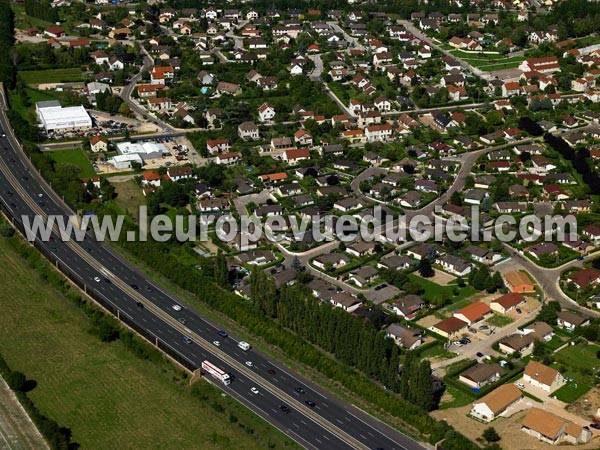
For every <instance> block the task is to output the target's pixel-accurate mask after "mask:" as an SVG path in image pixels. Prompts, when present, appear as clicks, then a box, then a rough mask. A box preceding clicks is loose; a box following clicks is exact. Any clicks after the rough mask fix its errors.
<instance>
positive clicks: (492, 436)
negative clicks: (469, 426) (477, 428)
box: [482, 427, 500, 442]
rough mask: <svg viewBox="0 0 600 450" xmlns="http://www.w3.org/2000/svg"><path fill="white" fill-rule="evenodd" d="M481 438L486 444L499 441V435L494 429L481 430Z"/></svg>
mask: <svg viewBox="0 0 600 450" xmlns="http://www.w3.org/2000/svg"><path fill="white" fill-rule="evenodd" d="M482 436H483V438H484V439H485V440H486V441H487V442H498V441H499V440H500V435H499V434H498V432H497V431H496V430H495V429H494V427H488V428H486V429H485V430H483V434H482Z"/></svg>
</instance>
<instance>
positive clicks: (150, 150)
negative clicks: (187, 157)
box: [117, 142, 169, 161]
mask: <svg viewBox="0 0 600 450" xmlns="http://www.w3.org/2000/svg"><path fill="white" fill-rule="evenodd" d="M117 151H118V152H119V154H120V155H139V156H140V157H141V158H142V159H143V160H144V161H146V160H148V159H155V158H162V157H163V155H168V154H169V150H168V149H167V147H165V146H164V144H158V143H156V142H119V143H118V144H117Z"/></svg>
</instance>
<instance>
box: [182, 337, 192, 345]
mask: <svg viewBox="0 0 600 450" xmlns="http://www.w3.org/2000/svg"><path fill="white" fill-rule="evenodd" d="M183 340H184V341H185V343H186V344H191V343H192V340H191V339H190V338H189V337H187V336H184V337H183Z"/></svg>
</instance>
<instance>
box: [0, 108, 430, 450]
mask: <svg viewBox="0 0 600 450" xmlns="http://www.w3.org/2000/svg"><path fill="white" fill-rule="evenodd" d="M0 107H1V109H2V111H1V113H0V204H1V205H2V207H3V209H4V210H5V211H6V212H8V214H9V215H10V216H11V217H12V218H13V220H14V223H15V225H17V227H19V228H22V223H23V220H24V219H23V217H24V216H27V217H30V218H31V217H33V216H34V215H41V216H42V217H47V215H50V214H56V215H62V216H68V215H71V214H72V212H71V211H70V210H69V209H68V207H67V206H66V205H65V204H64V203H62V201H61V200H60V198H59V197H58V196H57V195H56V194H55V193H54V192H53V191H52V190H51V189H50V188H49V187H48V186H47V184H46V183H45V182H44V181H43V180H42V179H41V177H40V176H39V175H38V174H37V173H36V171H35V169H34V168H33V166H31V164H30V163H29V161H28V160H27V158H26V157H25V155H24V154H23V152H22V151H21V149H20V147H19V145H18V143H17V142H16V140H15V138H14V135H13V134H12V131H11V129H10V127H9V125H8V122H7V119H6V114H5V111H4V108H5V99H4V97H3V96H2V98H1V99H0ZM35 245H36V247H37V248H38V249H40V250H41V251H42V252H44V253H45V254H46V255H47V256H48V257H49V258H50V259H51V260H52V262H53V263H55V264H56V265H57V267H58V268H59V269H60V270H62V271H63V272H65V273H66V274H68V275H69V276H70V277H71V279H72V280H73V281H74V282H76V283H77V284H79V285H80V286H82V287H83V288H84V289H85V290H86V291H87V292H89V293H90V294H91V295H93V296H94V297H95V298H96V299H98V300H99V301H100V302H101V303H103V304H104V305H105V306H107V308H108V309H111V310H112V311H114V312H116V313H117V314H118V315H119V317H120V318H121V319H122V320H123V321H125V322H126V323H128V324H129V325H131V326H134V328H136V329H138V330H141V332H142V333H143V334H144V335H146V337H148V338H149V339H150V340H153V341H154V342H155V343H156V344H157V345H158V346H159V347H160V348H162V349H164V350H165V351H167V352H168V353H169V354H170V355H171V356H173V357H175V358H176V359H178V360H179V361H181V362H182V363H183V364H184V365H186V366H187V367H188V368H190V369H192V370H193V369H197V368H199V367H200V365H201V362H202V361H204V360H208V361H210V362H212V363H213V364H215V365H217V366H219V367H220V368H222V369H223V370H225V371H227V372H229V373H230V374H231V375H232V377H233V382H232V383H231V384H230V385H228V386H225V385H223V384H221V383H219V382H216V381H215V385H217V386H218V387H219V388H220V389H222V390H223V391H224V392H226V393H227V394H229V395H231V396H232V397H233V398H235V399H236V400H238V401H239V402H240V403H242V404H243V405H245V406H246V407H248V408H250V409H251V410H252V411H254V412H255V413H257V414H258V415H260V416H261V417H263V418H264V419H265V420H267V421H268V422H269V423H271V424H272V425H273V426H275V427H277V428H278V429H280V430H281V431H282V432H284V433H285V434H286V435H288V436H289V437H290V438H292V439H294V440H295V441H297V442H298V443H299V444H301V445H302V446H304V447H306V448H311V449H353V448H359V449H369V448H371V449H374V448H383V449H386V450H387V449H397V450H401V449H404V450H412V449H421V448H423V447H422V446H421V445H420V444H419V443H417V442H416V441H414V440H412V439H411V438H409V437H407V436H405V435H403V434H401V433H400V432H398V431H396V430H394V429H392V428H390V427H388V426H387V425H385V424H383V423H382V422H380V421H379V420H377V419H375V418H373V417H372V416H370V415H369V414H366V413H364V412H363V411H361V410H359V409H358V408H356V407H354V406H352V405H350V404H348V403H345V402H343V401H341V400H340V399H338V398H336V397H334V396H333V395H331V394H330V393H328V392H327V391H325V390H324V389H322V388H320V387H318V386H316V385H314V384H313V383H311V382H309V381H308V380H306V379H304V378H302V377H301V376H300V375H297V374H295V373H293V372H292V371H290V370H288V369H286V368H284V367H283V366H281V365H279V364H278V363H277V362H275V361H273V360H271V359H269V358H268V357H267V356H266V355H264V354H262V353H260V352H258V351H256V350H253V349H251V350H249V351H247V352H244V351H243V350H241V349H240V348H239V347H238V346H237V340H236V339H235V338H234V337H232V336H229V337H227V338H223V337H221V336H219V334H218V331H219V327H218V326H216V325H215V324H213V323H211V322H210V321H208V320H206V319H205V318H203V317H201V316H200V315H199V314H198V313H197V312H196V311H194V310H193V309H192V308H191V307H189V306H187V305H186V304H185V303H184V302H182V301H181V300H180V299H178V298H176V297H174V296H172V295H170V294H169V293H167V292H165V291H164V290H162V289H161V288H160V287H159V286H158V285H156V284H154V283H153V282H151V281H149V280H147V279H146V277H145V276H144V274H142V273H141V272H140V271H139V270H137V269H136V268H135V267H134V266H132V265H130V264H129V263H128V262H126V261H124V260H123V259H122V258H120V257H119V256H118V255H116V254H115V253H114V252H113V251H111V249H110V248H109V247H108V246H107V245H104V244H101V243H99V242H97V241H96V240H95V239H94V238H93V237H92V236H91V233H90V234H89V235H88V236H86V239H85V240H84V241H83V242H75V241H70V242H64V241H62V240H61V239H60V238H59V237H58V235H57V234H54V235H53V237H52V238H51V239H50V240H49V241H48V242H42V241H41V240H37V241H36V242H35ZM174 305H179V306H180V310H179V311H178V310H175V309H174V308H173V306H174ZM178 309H179V308H178ZM187 338H189V339H187ZM214 341H219V344H220V345H219V346H217V345H215V344H214ZM247 361H250V362H251V363H252V366H251V367H250V366H249V365H247V364H246V362H247ZM252 387H256V388H257V389H258V391H259V393H258V394H253V393H251V391H250V389H251V388H252ZM300 387H301V388H302V389H303V390H304V393H301V394H300V393H297V392H296V389H297V388H300ZM308 400H310V401H312V402H314V406H312V407H311V406H309V405H308V404H307V403H306V401H308ZM282 405H287V406H288V407H289V410H290V411H289V412H288V413H285V412H283V411H282V410H281V406H282Z"/></svg>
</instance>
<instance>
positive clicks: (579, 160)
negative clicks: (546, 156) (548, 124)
mask: <svg viewBox="0 0 600 450" xmlns="http://www.w3.org/2000/svg"><path fill="white" fill-rule="evenodd" d="M544 141H546V143H547V144H548V145H550V147H552V148H553V149H554V150H556V151H557V152H558V153H560V154H561V155H562V156H563V157H564V158H565V159H566V160H568V161H570V162H571V164H572V165H573V168H574V169H575V170H576V171H577V172H578V173H579V174H580V175H581V178H583V181H584V182H585V184H587V185H588V187H589V189H590V194H592V195H599V194H600V176H598V172H597V171H596V168H595V166H594V165H590V164H589V163H588V158H589V156H590V152H589V150H588V149H587V148H580V149H578V150H575V149H573V148H572V147H571V146H570V145H569V144H567V142H566V141H565V140H564V139H563V138H561V137H559V136H554V135H553V134H550V133H546V134H545V135H544Z"/></svg>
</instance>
